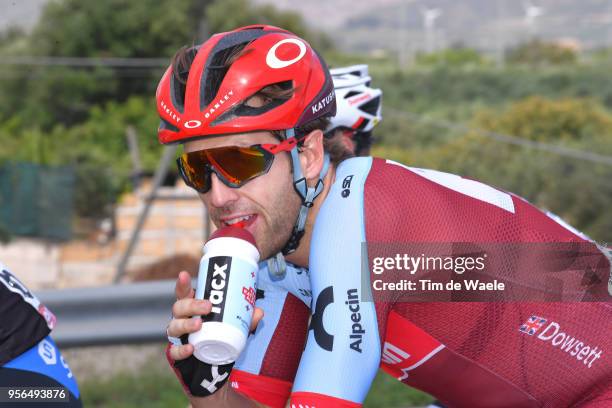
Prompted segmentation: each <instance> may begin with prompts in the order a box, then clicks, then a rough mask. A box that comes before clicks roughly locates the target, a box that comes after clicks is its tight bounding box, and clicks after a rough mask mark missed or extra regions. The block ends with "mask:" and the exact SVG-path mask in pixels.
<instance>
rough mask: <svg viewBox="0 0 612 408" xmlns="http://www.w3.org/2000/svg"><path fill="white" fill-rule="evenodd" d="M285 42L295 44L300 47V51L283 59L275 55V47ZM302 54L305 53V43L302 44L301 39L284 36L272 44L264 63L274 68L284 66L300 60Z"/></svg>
mask: <svg viewBox="0 0 612 408" xmlns="http://www.w3.org/2000/svg"><path fill="white" fill-rule="evenodd" d="M287 43H291V44H295V45H297V46H298V48H299V49H300V53H299V55H298V56H297V57H295V58H293V59H290V60H286V61H284V60H281V59H280V58H278V57H277V56H276V49H277V48H278V47H280V46H281V45H283V44H287ZM304 54H306V44H304V42H303V41H300V40H298V39H297V38H286V39H284V40H280V41H279V42H277V43H276V44H274V45H273V46H272V48H270V51H268V55H266V64H268V66H269V67H270V68H275V69H278V68H285V67H288V66H289V65H291V64H295V63H296V62H298V61H299V60H301V59H302V57H303V56H304Z"/></svg>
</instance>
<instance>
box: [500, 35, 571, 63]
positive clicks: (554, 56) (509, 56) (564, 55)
mask: <svg viewBox="0 0 612 408" xmlns="http://www.w3.org/2000/svg"><path fill="white" fill-rule="evenodd" d="M505 60H506V62H507V63H509V64H524V65H530V66H541V65H568V64H574V63H576V61H577V60H578V56H577V55H576V52H575V51H574V50H572V49H570V48H567V47H563V46H561V45H558V44H553V43H547V42H543V41H541V40H538V39H535V40H532V41H529V42H527V43H524V44H520V45H518V46H516V47H514V48H512V49H510V50H508V52H506V55H505Z"/></svg>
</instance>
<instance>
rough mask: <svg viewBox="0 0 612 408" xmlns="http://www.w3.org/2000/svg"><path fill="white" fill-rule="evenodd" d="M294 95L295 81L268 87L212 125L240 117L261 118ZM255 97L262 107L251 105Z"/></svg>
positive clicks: (277, 83)
mask: <svg viewBox="0 0 612 408" xmlns="http://www.w3.org/2000/svg"><path fill="white" fill-rule="evenodd" d="M292 94H293V81H282V82H276V83H274V84H270V85H267V86H265V87H263V88H262V89H260V90H259V91H257V92H256V93H255V94H253V95H251V96H249V97H248V98H246V99H245V100H244V101H243V102H242V103H240V104H238V105H236V106H235V107H234V108H232V109H230V110H229V111H227V112H225V113H224V114H223V115H221V116H219V117H218V118H217V119H216V120H214V121H213V122H212V123H211V126H214V125H218V124H220V123H223V122H227V121H228V120H230V119H233V118H236V117H240V116H259V115H262V114H264V113H266V112H268V111H270V110H272V109H274V108H277V107H279V106H281V105H282V104H283V103H285V102H287V101H288V100H289V99H290V98H291V95H292ZM254 97H259V98H260V99H261V101H262V102H263V104H262V105H261V106H252V105H249V102H250V101H252V99H253V98H254Z"/></svg>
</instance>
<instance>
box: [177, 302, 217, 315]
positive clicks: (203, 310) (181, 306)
mask: <svg viewBox="0 0 612 408" xmlns="http://www.w3.org/2000/svg"><path fill="white" fill-rule="evenodd" d="M211 310H212V303H210V302H209V301H208V300H201V299H192V298H186V299H179V300H177V301H176V302H174V304H173V305H172V316H174V318H175V319H183V318H187V317H191V316H199V315H207V314H209V313H210V311H211Z"/></svg>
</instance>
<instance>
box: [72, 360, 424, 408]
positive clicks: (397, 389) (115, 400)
mask: <svg viewBox="0 0 612 408" xmlns="http://www.w3.org/2000/svg"><path fill="white" fill-rule="evenodd" d="M79 388H80V391H81V395H82V401H83V405H84V406H86V407H116V408H131V407H134V408H136V407H145V406H146V407H160V408H161V407H181V406H186V405H187V404H188V401H187V398H186V397H185V394H184V392H183V390H182V388H181V386H180V384H179V382H178V381H177V379H176V377H175V376H174V374H173V373H172V371H171V370H170V369H169V368H166V367H163V369H162V368H160V367H159V365H158V364H152V363H147V364H146V365H145V366H144V367H143V369H142V370H141V371H140V373H139V375H134V374H129V373H120V374H118V375H116V376H114V377H112V378H109V379H105V380H103V381H98V380H93V379H90V380H88V381H84V382H82V383H80V384H79ZM431 400H432V398H431V397H429V396H427V395H426V394H424V393H422V392H419V391H416V390H414V389H412V388H409V387H407V386H405V385H404V384H402V383H400V382H399V381H397V380H396V379H395V378H393V377H391V376H389V375H388V374H386V373H384V372H382V371H379V373H378V375H377V376H376V378H375V379H374V383H373V385H372V388H371V390H370V393H369V394H368V397H367V399H366V401H365V403H364V406H365V407H376V408H392V407H397V406H417V405H418V406H420V405H425V404H427V403H428V402H430V401H431Z"/></svg>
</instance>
